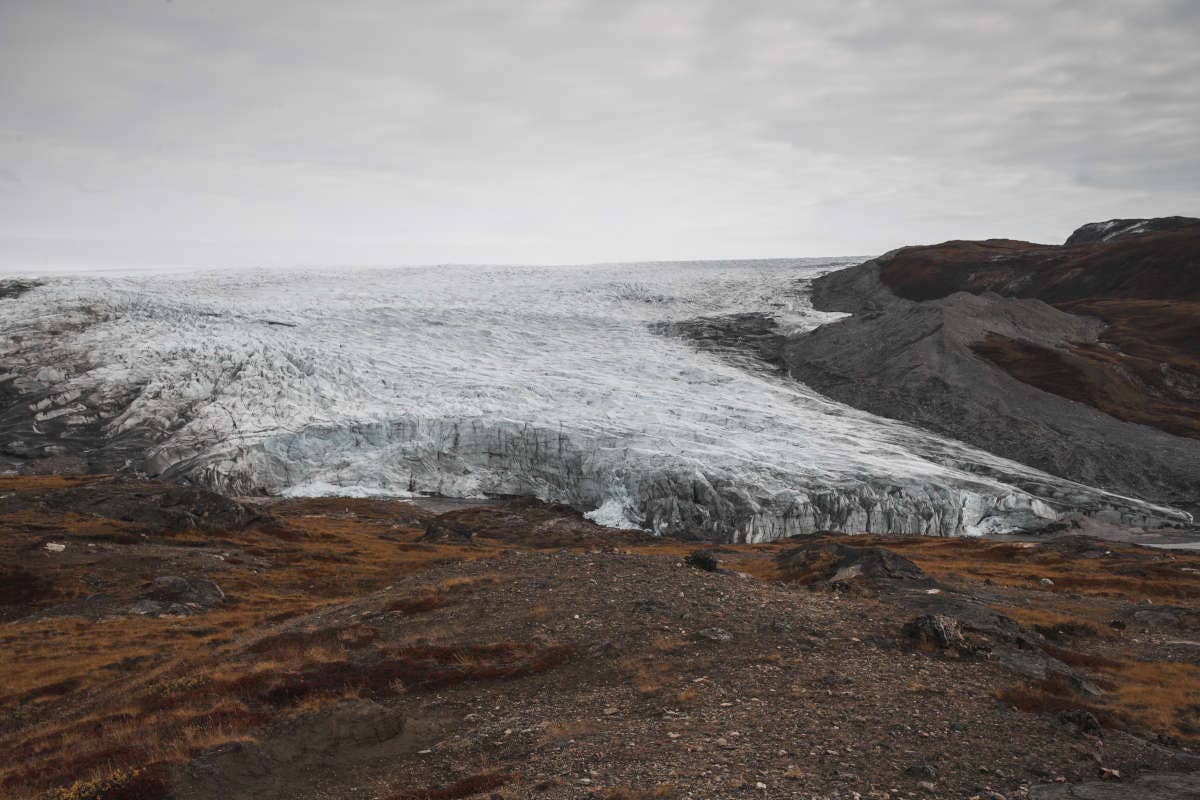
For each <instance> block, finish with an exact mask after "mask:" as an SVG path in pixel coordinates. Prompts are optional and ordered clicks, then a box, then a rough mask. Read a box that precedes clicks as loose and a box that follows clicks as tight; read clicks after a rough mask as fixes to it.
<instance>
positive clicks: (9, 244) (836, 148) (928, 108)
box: [0, 0, 1200, 271]
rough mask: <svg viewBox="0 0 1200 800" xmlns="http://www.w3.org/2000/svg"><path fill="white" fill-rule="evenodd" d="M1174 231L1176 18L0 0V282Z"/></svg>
mask: <svg viewBox="0 0 1200 800" xmlns="http://www.w3.org/2000/svg"><path fill="white" fill-rule="evenodd" d="M1163 214H1188V215H1200V2H1198V0H1127V1H1126V2H1103V0H1078V1H1075V0H1059V1H1057V2H1055V0H1004V2H995V3H985V2H978V1H977V0H959V1H956V0H919V1H917V0H903V1H901V0H879V1H878V2H874V1H872V0H828V1H825V0H805V2H783V1H780V2H752V1H751V0H736V1H735V0H727V1H725V2H705V1H704V0H671V1H670V2H657V3H635V2H621V0H543V1H542V2H518V1H517V0H506V1H504V2H460V1H458V0H430V2H405V1H404V0H379V1H378V2H365V1H360V2H349V1H348V2H344V3H343V2H333V1H331V0H321V2H301V1H298V0H290V1H289V2H252V1H249V0H240V1H238V2H235V1H234V0H230V1H229V2H202V1H201V0H173V2H164V1H163V0H158V1H157V2H138V1H137V0H119V1H117V2H102V1H101V0H78V2H58V1H57V0H0V270H7V271H13V270H19V269H24V268H46V267H62V266H66V267H71V268H79V267H90V266H96V267H121V266H147V265H175V266H179V265H192V266H234V265H294V264H406V263H442V262H467V263H479V262H500V263H554V262H596V261H610V260H638V261H640V260H650V259H671V258H729V257H768V256H803V255H813V256H816V255H838V254H855V255H857V254H868V253H875V252H881V251H883V250H886V249H890V248H892V247H895V246H899V245H902V244H910V243H918V242H930V241H942V240H945V239H949V238H967V237H971V238H974V237H986V236H1010V237H1014V238H1028V239H1033V240H1037V241H1060V240H1062V239H1063V238H1065V237H1066V235H1067V234H1068V233H1069V232H1070V231H1071V230H1072V229H1073V228H1074V227H1076V226H1077V225H1078V224H1080V223H1082V222H1085V221H1089V220H1097V219H1108V218H1111V217H1118V216H1151V215H1163Z"/></svg>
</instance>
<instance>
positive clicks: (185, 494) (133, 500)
mask: <svg viewBox="0 0 1200 800" xmlns="http://www.w3.org/2000/svg"><path fill="white" fill-rule="evenodd" d="M23 508H29V509H34V510H36V509H51V510H53V511H54V512H56V513H63V512H71V513H75V514H85V515H89V516H96V517H106V518H109V519H114V520H120V521H122V522H127V523H130V524H132V525H134V526H137V527H142V528H145V529H147V530H148V531H151V532H154V533H175V532H183V531H205V532H208V533H220V532H231V531H240V530H244V529H245V528H246V527H247V526H249V525H251V524H252V523H255V522H267V521H269V520H268V519H267V518H265V517H263V516H261V515H260V514H259V513H258V512H257V511H255V510H254V509H253V508H251V507H250V506H248V505H246V504H244V503H240V502H238V501H236V500H233V499H231V498H228V497H223V496H222V495H219V494H217V493H215V492H210V491H208V490H207V489H201V488H198V487H195V486H178V485H175V484H169V483H161V482H157V481H133V480H120V479H110V478H94V479H88V480H87V481H86V482H83V483H79V484H77V485H74V486H70V487H69V488H62V489H58V488H47V489H42V490H38V491H29V492H25V493H23V494H22V495H20V496H9V497H3V498H0V511H3V512H5V513H8V512H12V511H16V510H20V509H23Z"/></svg>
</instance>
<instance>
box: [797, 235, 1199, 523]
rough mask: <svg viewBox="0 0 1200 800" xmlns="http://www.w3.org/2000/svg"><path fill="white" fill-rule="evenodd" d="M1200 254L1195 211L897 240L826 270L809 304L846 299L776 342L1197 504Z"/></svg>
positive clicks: (845, 384)
mask: <svg viewBox="0 0 1200 800" xmlns="http://www.w3.org/2000/svg"><path fill="white" fill-rule="evenodd" d="M1105 225H1107V227H1105ZM1101 229H1103V230H1101ZM1198 258H1200V220H1191V219H1187V218H1168V219H1164V220H1149V221H1147V220H1141V221H1132V222H1131V221H1116V222H1115V223H1112V224H1109V223H1105V224H1103V225H1093V226H1085V227H1084V228H1083V229H1081V230H1080V231H1079V232H1077V234H1076V235H1074V236H1073V237H1072V240H1071V243H1070V244H1069V245H1063V246H1054V245H1035V244H1030V243H1025V242H1013V241H1009V240H989V241H986V242H947V243H945V244H942V245H935V246H930V247H914V248H902V249H900V250H897V251H893V252H891V253H888V254H885V255H883V256H880V257H879V258H876V259H873V260H871V261H868V262H865V263H863V264H860V265H858V266H855V267H852V268H849V269H847V270H842V271H840V272H835V273H831V274H829V275H826V276H824V277H822V278H820V279H818V280H817V281H816V282H815V283H814V294H813V302H814V304H815V305H816V306H817V307H818V308H823V309H826V310H838V311H846V312H850V313H851V314H852V316H851V317H849V318H846V319H843V320H840V321H837V322H834V323H831V324H827V325H824V326H822V327H820V328H818V329H817V330H815V331H812V332H810V333H805V334H800V335H796V336H791V337H788V338H787V340H786V342H784V343H782V344H781V345H780V346H779V352H780V356H779V359H780V361H781V363H783V364H784V365H785V367H786V369H787V370H788V371H789V373H790V374H791V375H793V376H794V377H796V378H798V379H800V380H802V381H804V382H806V383H808V384H809V385H811V386H813V387H815V388H817V389H818V390H820V391H822V392H824V393H827V394H829V395H830V396H832V397H835V398H837V399H839V400H842V401H844V402H847V403H850V404H853V405H856V406H858V407H860V408H864V409H866V410H869V411H871V412H873V413H877V414H881V415H885V416H890V417H894V418H897V419H903V420H906V421H909V422H913V423H915V424H918V425H921V426H922V427H925V428H928V429H930V430H933V431H937V432H939V433H943V434H946V435H950V436H953V437H955V438H958V439H961V440H963V441H966V442H970V443H972V444H975V445H977V446H979V447H982V448H984V449H987V450H990V451H992V452H995V453H997V454H1000V455H1003V456H1005V457H1008V458H1013V459H1015V460H1018V461H1021V462H1023V463H1027V464H1030V465H1033V466H1035V467H1038V468H1039V469H1043V470H1045V471H1047V472H1050V473H1053V474H1055V475H1060V476H1063V477H1066V478H1070V479H1072V480H1077V481H1079V482H1081V483H1086V484H1089V485H1096V486H1101V487H1105V488H1108V489H1110V490H1112V491H1115V492H1118V493H1122V494H1127V495H1131V496H1137V497H1142V498H1147V499H1151V500H1154V501H1157V502H1161V503H1165V504H1174V505H1178V506H1183V507H1192V504H1194V503H1195V502H1196V499H1197V498H1198V497H1200V439H1198V438H1197V437H1196V436H1195V435H1191V434H1192V431H1193V430H1194V428H1193V427H1192V426H1193V425H1194V424H1195V421H1196V420H1200V393H1198V392H1197V391H1196V387H1197V386H1200V383H1198V381H1200V360H1197V358H1196V356H1197V354H1198V352H1197V348H1200V328H1197V326H1198V325H1200V316H1197V315H1196V313H1195V311H1196V301H1197V299H1198V298H1200V266H1198V264H1200V261H1198V260H1197V259H1198ZM1151 311H1153V312H1154V313H1150V312H1151Z"/></svg>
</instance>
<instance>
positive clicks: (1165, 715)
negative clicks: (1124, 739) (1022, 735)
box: [998, 650, 1200, 744]
mask: <svg viewBox="0 0 1200 800" xmlns="http://www.w3.org/2000/svg"><path fill="white" fill-rule="evenodd" d="M1062 652H1063V651H1061V650H1059V651H1058V652H1054V653H1053V654H1054V655H1055V656H1056V657H1061V656H1060V654H1061V653H1062ZM1063 660H1067V659H1063ZM1075 660H1076V661H1077V662H1078V663H1076V664H1075V666H1081V667H1082V666H1094V667H1096V668H1097V674H1098V675H1099V676H1100V681H1101V682H1102V684H1103V685H1104V687H1105V689H1106V692H1105V693H1104V694H1103V695H1101V696H1099V697H1091V696H1085V695H1083V694H1081V693H1080V692H1078V691H1077V690H1076V688H1075V687H1074V686H1073V685H1072V683H1071V682H1070V681H1069V680H1068V679H1066V678H1065V677H1064V676H1062V675H1058V674H1056V675H1052V676H1050V677H1048V678H1046V679H1044V680H1042V681H1038V682H1035V683H1032V684H1023V685H1020V686H1013V687H1010V688H1007V689H1004V690H1002V691H1001V692H999V694H998V697H999V698H1000V700H1001V701H1002V702H1004V703H1006V704H1008V705H1010V706H1013V707H1014V708H1017V709H1020V710H1022V711H1029V712H1033V713H1058V712H1062V711H1072V710H1075V709H1082V710H1084V711H1090V712H1091V713H1092V714H1094V715H1095V716H1096V719H1098V720H1099V721H1100V724H1101V725H1103V726H1104V727H1107V728H1117V729H1121V730H1130V731H1133V732H1149V733H1154V734H1157V733H1165V734H1168V735H1171V736H1175V737H1177V738H1179V739H1181V740H1185V741H1188V742H1191V743H1193V744H1196V743H1200V666H1196V665H1194V664H1180V663H1175V662H1147V661H1117V660H1113V659H1107V658H1105V659H1098V660H1096V659H1093V658H1087V657H1085V658H1082V659H1075ZM1068 663H1071V662H1070V661H1068Z"/></svg>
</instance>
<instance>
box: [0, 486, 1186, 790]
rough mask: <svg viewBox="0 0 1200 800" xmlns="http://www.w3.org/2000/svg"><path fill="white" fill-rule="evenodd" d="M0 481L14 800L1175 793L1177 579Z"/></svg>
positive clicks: (1178, 752) (944, 548)
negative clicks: (705, 544)
mask: <svg viewBox="0 0 1200 800" xmlns="http://www.w3.org/2000/svg"><path fill="white" fill-rule="evenodd" d="M697 546H698V545H695V544H691V545H689V544H687V543H684V542H680V541H672V540H664V539H656V538H653V537H650V536H646V535H643V534H640V533H637V532H622V531H613V530H610V529H606V528H602V527H600V526H597V525H594V524H592V523H591V522H588V521H586V520H584V519H583V518H581V517H580V516H579V515H578V514H577V513H575V512H573V511H570V510H569V509H566V508H565V507H561V506H554V505H545V504H541V503H537V502H536V501H528V500H514V501H508V502H502V503H498V504H494V505H487V506H471V507H461V508H451V509H449V510H445V509H440V510H429V509H425V508H420V507H417V506H414V505H411V504H407V503H402V502H393V501H386V500H351V499H307V500H300V499H297V500H279V501H270V502H258V503H248V502H242V501H237V500H231V499H227V498H224V497H221V496H218V495H214V494H211V493H208V492H205V491H201V490H197V489H192V488H187V487H180V486H174V485H168V484H159V483H152V482H131V481H121V480H114V479H110V478H104V477H96V476H90V477H78V478H74V477H56V476H46V477H36V476H25V477H15V476H9V477H0V564H2V565H3V566H2V567H0V569H2V570H3V574H0V639H2V642H3V647H0V794H3V796H5V797H14V798H39V797H50V798H57V799H60V800H61V799H65V798H73V799H75V800H83V799H84V798H90V799H92V800H99V799H100V798H105V799H107V800H115V799H116V798H138V799H139V800H149V799H150V798H168V797H170V798H215V797H221V798H345V797H361V798H368V799H373V800H382V799H385V798H386V799H387V800H400V799H401V798H404V799H406V800H417V799H418V798H458V797H481V798H609V799H610V800H616V799H617V798H743V797H744V798H795V797H802V798H845V799H846V800H849V799H850V798H877V799H880V798H971V797H978V798H989V800H995V799H996V798H1023V797H1031V798H1041V799H1042V800H1047V799H1049V798H1069V797H1080V798H1082V797H1090V798H1100V797H1103V798H1184V797H1196V796H1197V793H1200V756H1197V755H1196V752H1195V751H1196V748H1197V747H1198V746H1200V642H1197V641H1196V639H1197V635H1196V633H1197V629H1198V625H1200V556H1196V555H1189V554H1187V553H1184V552H1182V551H1163V550H1151V549H1147V548H1140V547H1132V546H1125V545H1116V544H1113V543H1106V542H1101V541H1098V540H1094V539H1090V538H1088V537H1084V536H1079V535H1068V536H1065V537H1063V538H1059V539H1055V540H1046V541H1041V542H1037V543H1021V542H1003V543H1001V542H995V541H981V540H966V539H929V538H923V537H901V538H877V537H862V536H859V537H845V536H839V535H832V534H831V535H819V536H810V537H798V538H792V539H787V540H783V541H780V542H775V543H771V544H761V545H737V546H722V547H716V548H713V549H709V550H700V551H698V550H696V547H697Z"/></svg>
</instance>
